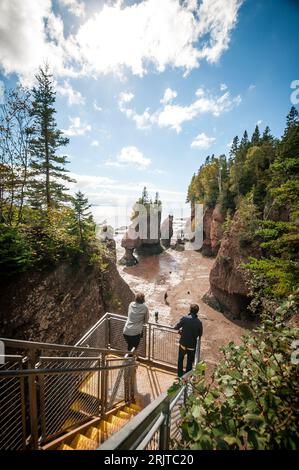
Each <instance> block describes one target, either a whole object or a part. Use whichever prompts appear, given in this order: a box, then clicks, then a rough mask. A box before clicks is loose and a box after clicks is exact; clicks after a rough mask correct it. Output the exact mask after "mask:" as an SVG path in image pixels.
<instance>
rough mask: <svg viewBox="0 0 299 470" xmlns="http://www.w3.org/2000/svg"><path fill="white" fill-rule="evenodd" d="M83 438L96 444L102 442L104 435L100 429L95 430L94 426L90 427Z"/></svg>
mask: <svg viewBox="0 0 299 470" xmlns="http://www.w3.org/2000/svg"><path fill="white" fill-rule="evenodd" d="M85 436H86V437H88V439H91V440H92V441H96V442H97V443H99V442H102V441H103V440H104V436H105V433H104V432H103V431H101V429H99V428H96V427H94V426H90V428H89V429H88V430H87V432H86V433H85Z"/></svg>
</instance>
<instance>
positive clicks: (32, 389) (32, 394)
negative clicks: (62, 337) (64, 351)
mask: <svg viewBox="0 0 299 470" xmlns="http://www.w3.org/2000/svg"><path fill="white" fill-rule="evenodd" d="M35 363H36V351H34V350H33V351H30V353H29V361H28V367H29V369H34V368H35ZM28 388H29V408H30V428H31V441H30V445H31V448H32V449H34V450H36V449H38V411H37V387H36V375H29V377H28Z"/></svg>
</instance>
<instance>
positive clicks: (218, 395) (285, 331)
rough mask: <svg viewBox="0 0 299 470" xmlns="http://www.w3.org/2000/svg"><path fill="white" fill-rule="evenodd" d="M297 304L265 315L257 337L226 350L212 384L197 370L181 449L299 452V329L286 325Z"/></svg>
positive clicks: (184, 414) (201, 366) (202, 366)
mask: <svg viewBox="0 0 299 470" xmlns="http://www.w3.org/2000/svg"><path fill="white" fill-rule="evenodd" d="M293 307H294V306H293V301H292V300H290V301H289V302H288V304H287V305H285V306H284V307H281V308H279V309H277V311H276V315H275V320H273V319H272V317H270V316H268V315H267V314H264V316H263V323H262V325H261V327H259V328H258V329H257V330H256V332H255V334H254V335H247V336H244V337H243V338H242V344H241V345H240V346H238V345H236V344H234V343H230V344H229V345H228V346H226V347H225V348H223V354H224V359H223V360H222V361H221V363H220V364H219V365H218V366H217V367H216V369H215V372H214V375H213V378H212V382H211V383H210V384H209V385H207V384H206V383H205V377H204V372H205V364H204V363H200V364H198V365H197V366H196V373H195V376H194V379H193V380H192V383H191V385H192V389H193V392H192V393H191V395H190V396H189V398H188V399H187V403H186V406H185V407H184V408H183V410H182V417H183V423H182V431H183V438H182V441H181V442H177V443H176V446H177V447H178V448H180V449H186V448H190V449H245V450H246V449H298V448H299V369H298V365H296V364H295V363H294V361H292V360H291V357H292V345H293V346H294V341H295V340H298V339H299V331H298V329H295V328H291V327H290V326H288V324H287V322H286V320H287V317H288V315H290V312H291V311H292V309H293Z"/></svg>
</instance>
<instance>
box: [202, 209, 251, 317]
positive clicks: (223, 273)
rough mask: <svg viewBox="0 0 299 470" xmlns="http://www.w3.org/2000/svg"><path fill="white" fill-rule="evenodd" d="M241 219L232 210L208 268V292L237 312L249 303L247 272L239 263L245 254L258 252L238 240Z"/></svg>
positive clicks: (230, 309)
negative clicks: (226, 231)
mask: <svg viewBox="0 0 299 470" xmlns="http://www.w3.org/2000/svg"><path fill="white" fill-rule="evenodd" d="M240 227H241V221H240V218H239V215H238V212H236V213H235V215H234V218H233V223H232V226H231V229H230V231H229V233H228V234H227V235H225V236H224V237H223V239H222V241H221V245H220V249H219V251H218V255H217V258H216V260H215V263H214V265H213V268H212V270H211V272H210V294H212V296H213V297H214V298H215V299H216V300H217V301H218V302H219V304H220V305H221V306H222V307H223V308H224V310H227V311H229V312H231V313H233V314H234V315H237V316H239V315H240V314H241V312H242V311H244V310H245V309H246V307H247V305H248V304H249V301H250V298H249V273H248V272H247V271H246V269H244V268H243V267H242V264H244V263H246V262H247V261H248V258H249V256H259V253H258V252H256V248H253V246H248V247H247V248H245V247H242V246H241V244H240V239H239V233H240Z"/></svg>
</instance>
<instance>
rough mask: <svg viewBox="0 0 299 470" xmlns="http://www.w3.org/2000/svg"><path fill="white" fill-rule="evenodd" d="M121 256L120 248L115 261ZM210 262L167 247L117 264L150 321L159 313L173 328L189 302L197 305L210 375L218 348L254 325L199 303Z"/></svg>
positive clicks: (235, 340)
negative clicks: (143, 298)
mask: <svg viewBox="0 0 299 470" xmlns="http://www.w3.org/2000/svg"><path fill="white" fill-rule="evenodd" d="M122 254H123V250H122V248H121V247H120V246H119V247H118V258H120V257H121V256H122ZM213 262H214V259H213V258H206V257H203V256H202V255H201V253H198V252H195V251H182V252H178V251H175V250H173V249H171V248H170V249H168V250H166V251H164V252H163V253H162V254H161V255H154V256H148V257H142V258H140V260H139V263H138V264H137V265H136V266H133V267H125V266H120V265H118V270H119V272H120V274H121V276H122V277H123V278H124V280H125V281H126V282H127V283H128V284H129V286H130V287H131V288H132V290H133V291H134V292H136V291H142V292H144V293H145V295H146V302H147V304H148V306H149V309H150V319H151V321H155V312H156V311H158V312H159V323H161V324H166V325H170V326H174V325H175V324H176V322H177V321H178V320H179V318H180V317H181V316H182V315H185V314H186V313H187V312H188V310H189V305H190V303H197V304H198V305H199V307H200V314H199V317H200V318H201V320H202V322H203V327H204V335H203V338H202V342H201V357H202V359H203V360H205V362H206V363H207V367H208V371H209V372H211V370H212V369H213V367H214V366H215V364H217V363H218V362H219V359H220V358H221V352H220V351H219V348H220V347H221V346H224V345H225V344H227V343H229V342H230V341H234V342H237V343H238V342H239V341H240V338H241V336H242V335H243V334H245V333H246V332H247V331H248V330H250V329H252V328H253V326H254V325H253V324H252V322H246V321H244V320H233V319H232V317H231V316H228V315H225V314H223V313H220V312H218V311H216V310H214V309H213V308H211V307H209V306H208V305H206V304H205V303H204V302H203V301H202V297H203V295H204V294H205V293H206V292H208V290H209V273H210V270H211V268H212V265H213ZM165 294H167V295H165ZM165 297H166V300H165Z"/></svg>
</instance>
